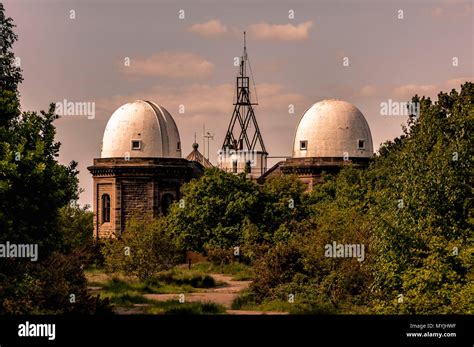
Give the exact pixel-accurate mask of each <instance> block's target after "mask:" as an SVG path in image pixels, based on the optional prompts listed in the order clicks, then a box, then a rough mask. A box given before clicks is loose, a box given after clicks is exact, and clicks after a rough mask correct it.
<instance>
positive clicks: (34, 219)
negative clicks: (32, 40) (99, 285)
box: [0, 4, 108, 314]
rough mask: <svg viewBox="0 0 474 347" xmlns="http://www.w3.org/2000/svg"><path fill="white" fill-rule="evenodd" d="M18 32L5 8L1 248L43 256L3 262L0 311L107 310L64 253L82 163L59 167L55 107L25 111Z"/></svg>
mask: <svg viewBox="0 0 474 347" xmlns="http://www.w3.org/2000/svg"><path fill="white" fill-rule="evenodd" d="M13 27H14V25H13V22H12V19H11V18H8V17H6V16H5V13H4V7H3V5H2V4H0V42H1V44H0V243H5V242H6V241H9V242H10V243H15V244H35V245H37V246H38V253H39V254H38V256H39V259H38V262H35V263H32V262H30V261H29V260H25V259H18V258H17V259H3V260H2V261H1V262H0V288H1V290H0V314H5V313H6V314H28V313H52V314H60V313H97V312H107V311H108V304H107V302H105V301H101V300H100V299H98V298H91V297H89V296H88V294H87V284H86V282H85V279H84V274H83V272H82V266H83V264H84V263H85V262H86V260H85V259H84V258H83V255H82V254H81V253H80V252H79V251H77V252H72V253H71V254H70V255H63V254H60V253H58V252H59V251H64V250H66V249H67V248H68V246H67V245H66V243H67V242H68V240H67V237H66V241H65V238H63V236H65V235H68V234H69V235H70V234H71V233H73V230H69V231H65V230H61V228H62V227H64V226H65V224H66V223H65V222H64V221H63V223H61V221H60V219H61V218H60V214H61V213H60V210H61V208H63V207H65V206H67V205H68V204H69V203H71V202H72V201H74V200H76V199H77V196H78V180H77V174H78V172H77V170H76V165H77V164H76V163H75V162H72V163H71V164H70V165H68V166H64V165H61V164H59V163H58V162H57V156H58V154H59V148H60V144H59V143H57V142H55V133H56V129H55V127H54V124H53V122H54V121H55V120H56V119H57V118H58V117H57V116H56V115H55V114H54V105H53V104H51V106H50V108H49V110H48V111H47V112H45V111H41V112H40V113H37V112H23V113H21V112H20V105H19V94H18V84H19V83H20V82H21V81H22V76H21V70H20V69H19V68H18V67H17V66H16V64H15V57H14V55H13V51H12V46H13V44H14V42H15V41H16V39H17V37H16V35H15V34H14V32H13ZM63 231H64V232H63ZM71 294H74V295H75V296H76V303H71V302H70V295H71Z"/></svg>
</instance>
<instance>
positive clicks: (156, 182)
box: [88, 100, 203, 240]
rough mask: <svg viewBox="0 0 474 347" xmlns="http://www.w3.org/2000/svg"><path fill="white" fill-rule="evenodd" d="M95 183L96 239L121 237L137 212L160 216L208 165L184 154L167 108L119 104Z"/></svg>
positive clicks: (106, 136) (95, 169) (94, 173)
mask: <svg viewBox="0 0 474 347" xmlns="http://www.w3.org/2000/svg"><path fill="white" fill-rule="evenodd" d="M88 170H89V171H90V172H91V174H92V176H93V184H94V201H93V209H94V238H95V239H96V240H97V239H99V238H103V237H117V236H119V235H120V234H121V233H122V232H123V231H124V228H125V225H126V223H127V220H128V219H129V218H130V217H131V216H132V215H133V214H135V213H136V214H139V215H140V216H144V215H149V216H152V217H157V216H159V215H160V214H166V213H167V211H168V208H169V206H170V204H171V203H172V202H173V201H174V200H177V199H179V194H180V193H179V192H180V187H181V185H182V184H183V183H184V182H187V181H189V180H191V179H192V178H194V177H199V176H200V175H202V173H203V166H202V165H201V164H200V163H197V162H195V161H188V160H186V159H183V158H181V141H180V137H179V131H178V128H177V126H176V123H175V121H174V119H173V117H172V116H171V115H170V113H169V112H168V111H167V110H166V109H165V108H164V107H163V106H160V105H158V104H156V103H153V102H150V101H143V100H137V101H134V102H131V103H127V104H125V105H123V106H121V107H119V108H118V109H117V110H116V111H115V112H114V113H113V114H112V116H111V117H110V119H109V121H108V123H107V126H106V128H105V131H104V137H103V141H102V152H101V157H100V158H95V159H94V165H93V166H90V167H88Z"/></svg>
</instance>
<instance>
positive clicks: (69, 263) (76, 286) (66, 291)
mask: <svg viewBox="0 0 474 347" xmlns="http://www.w3.org/2000/svg"><path fill="white" fill-rule="evenodd" d="M82 265H83V258H82V256H81V254H78V253H72V254H70V255H63V254H61V253H53V254H52V255H51V256H50V257H49V258H48V259H47V260H46V261H43V262H41V263H39V264H30V265H28V270H27V271H25V272H24V273H23V274H22V275H21V276H17V277H16V278H15V279H14V280H13V281H14V282H13V283H11V286H8V287H7V288H5V289H6V291H8V292H7V293H4V294H6V295H4V300H3V301H2V306H1V307H0V312H1V313H3V314H69V313H74V314H104V313H105V314H107V313H110V312H111V311H110V306H109V304H108V300H102V299H100V298H99V297H98V296H97V297H92V296H90V295H89V294H88V293H87V282H86V278H85V277H84V273H83V272H82V269H81V268H82ZM10 279H12V278H10ZM71 295H74V297H72V296H71Z"/></svg>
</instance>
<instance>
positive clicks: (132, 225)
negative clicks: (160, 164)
mask: <svg viewBox="0 0 474 347" xmlns="http://www.w3.org/2000/svg"><path fill="white" fill-rule="evenodd" d="M103 254H104V258H105V265H106V269H107V270H108V271H109V272H123V273H125V274H127V275H132V276H137V277H138V278H139V279H141V280H146V279H149V278H152V277H153V276H154V275H156V274H157V273H158V272H160V271H163V270H168V269H170V268H171V267H173V266H174V265H176V264H178V263H180V262H181V261H183V252H180V251H179V249H178V248H177V247H176V244H175V243H174V240H173V237H172V235H171V233H170V232H169V228H168V226H167V225H166V222H165V220H164V219H155V220H148V219H137V218H132V220H131V221H130V222H129V223H128V224H127V228H126V231H125V232H124V233H123V235H122V236H121V237H120V238H119V239H111V240H108V241H106V242H105V245H104V248H103Z"/></svg>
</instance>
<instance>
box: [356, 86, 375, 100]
mask: <svg viewBox="0 0 474 347" xmlns="http://www.w3.org/2000/svg"><path fill="white" fill-rule="evenodd" d="M376 93H377V88H375V87H374V86H372V85H366V86H363V87H362V88H361V89H360V90H359V91H358V95H360V96H366V97H369V96H374V95H375V94H376Z"/></svg>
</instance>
